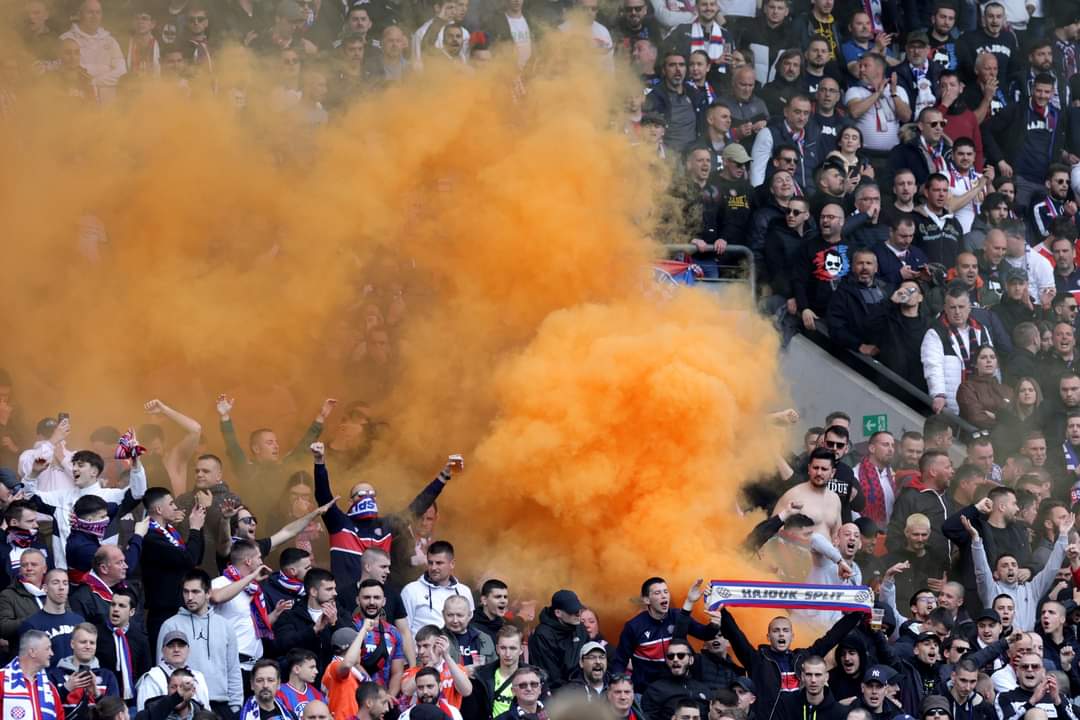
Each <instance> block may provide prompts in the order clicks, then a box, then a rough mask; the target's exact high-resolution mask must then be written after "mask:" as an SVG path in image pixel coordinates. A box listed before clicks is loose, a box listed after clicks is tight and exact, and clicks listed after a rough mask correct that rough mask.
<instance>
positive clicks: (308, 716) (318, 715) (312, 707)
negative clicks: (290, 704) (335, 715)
mask: <svg viewBox="0 0 1080 720" xmlns="http://www.w3.org/2000/svg"><path fill="white" fill-rule="evenodd" d="M300 717H301V718H303V720H332V716H331V715H330V707H329V706H328V705H327V704H326V703H324V702H323V701H322V700H312V701H311V702H309V703H308V704H307V705H305V706H304V712H303V713H301V715H300Z"/></svg>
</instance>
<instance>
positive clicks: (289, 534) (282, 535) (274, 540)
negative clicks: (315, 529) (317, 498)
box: [270, 464, 340, 550]
mask: <svg viewBox="0 0 1080 720" xmlns="http://www.w3.org/2000/svg"><path fill="white" fill-rule="evenodd" d="M322 467H323V468H325V467H326V465H325V464H324V465H323V466H322ZM337 501H338V498H337V497H336V496H335V497H333V498H331V499H330V501H329V502H327V503H325V504H323V505H320V506H319V507H317V508H315V509H314V510H312V511H311V512H309V513H308V514H307V515H304V516H303V517H300V518H297V519H296V520H293V521H292V522H291V523H289V524H288V525H285V526H284V527H282V528H281V529H280V530H278V531H277V532H276V533H274V534H273V535H271V536H270V549H271V550H273V549H274V548H276V547H280V546H281V545H284V544H285V543H287V542H289V541H290V540H292V539H293V538H294V537H296V536H297V535H299V534H300V533H302V532H303V531H304V528H306V527H307V526H308V525H310V524H311V521H312V520H314V519H315V518H317V517H319V516H320V515H322V514H323V513H325V512H327V511H328V510H329V509H330V508H332V507H335V505H336V504H337ZM339 512H340V511H339Z"/></svg>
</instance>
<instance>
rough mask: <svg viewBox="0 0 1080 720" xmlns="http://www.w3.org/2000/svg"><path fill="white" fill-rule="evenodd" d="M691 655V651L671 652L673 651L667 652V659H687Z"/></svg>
mask: <svg viewBox="0 0 1080 720" xmlns="http://www.w3.org/2000/svg"><path fill="white" fill-rule="evenodd" d="M689 655H690V653H684V652H671V653H668V654H667V659H668V660H685V659H686V658H687V657H688V656H689Z"/></svg>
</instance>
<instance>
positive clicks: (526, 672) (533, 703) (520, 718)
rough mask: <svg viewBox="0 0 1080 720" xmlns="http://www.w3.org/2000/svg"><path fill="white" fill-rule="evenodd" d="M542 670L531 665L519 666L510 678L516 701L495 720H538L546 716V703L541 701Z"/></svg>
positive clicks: (511, 689)
mask: <svg viewBox="0 0 1080 720" xmlns="http://www.w3.org/2000/svg"><path fill="white" fill-rule="evenodd" d="M541 686H542V682H541V680H540V671H539V670H538V669H537V668H535V667H532V666H531V665H525V666H523V667H520V668H518V670H517V672H515V673H514V676H513V677H512V678H511V680H510V691H511V692H512V693H513V695H514V702H512V703H510V709H509V710H507V711H506V712H504V713H503V714H502V715H499V716H498V717H497V718H495V720H536V719H537V718H542V717H546V714H545V713H544V703H542V702H540V688H541Z"/></svg>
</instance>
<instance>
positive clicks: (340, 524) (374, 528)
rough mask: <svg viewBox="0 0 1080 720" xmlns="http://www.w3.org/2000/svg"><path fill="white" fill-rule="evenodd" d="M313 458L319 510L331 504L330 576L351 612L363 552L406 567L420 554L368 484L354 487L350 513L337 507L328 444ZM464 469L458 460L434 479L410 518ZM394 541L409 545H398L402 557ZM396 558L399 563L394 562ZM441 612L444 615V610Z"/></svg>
mask: <svg viewBox="0 0 1080 720" xmlns="http://www.w3.org/2000/svg"><path fill="white" fill-rule="evenodd" d="M311 454H312V455H313V456H314V459H315V502H317V503H319V504H320V505H326V504H328V503H330V506H329V508H327V510H326V512H325V513H324V514H323V522H324V523H326V531H327V532H328V533H329V535H330V570H331V572H332V573H333V574H334V577H335V578H336V579H337V581H338V583H339V584H340V586H341V587H342V588H347V589H348V592H345V593H342V596H341V598H340V601H341V603H342V605H344V606H345V607H346V609H347V610H348V611H349V612H352V611H353V609H354V608H355V602H356V598H355V593H353V592H352V589H353V588H355V587H356V583H357V581H358V580H359V579H360V576H361V574H362V572H363V562H362V560H361V555H362V554H363V552H364V551H365V550H367V549H368V548H370V547H376V548H379V549H380V550H382V551H383V552H386V553H388V554H389V555H390V556H391V563H392V565H399V566H407V565H408V561H407V558H408V557H410V556H412V554H413V552H414V551H415V548H414V547H413V546H412V543H409V542H405V540H406V536H407V535H408V530H407V526H406V525H405V521H404V520H403V519H402V518H400V517H399V516H397V515H389V516H385V515H380V514H379V504H378V499H377V496H376V492H375V488H374V487H372V486H371V485H370V484H369V483H363V482H362V483H357V484H355V485H353V487H352V489H351V490H350V491H349V509H348V510H347V511H343V510H341V508H339V507H338V506H337V505H336V504H333V503H334V501H335V499H336V498H335V497H334V491H333V490H332V489H331V488H330V474H329V473H328V472H327V470H326V457H325V455H326V447H325V446H324V445H323V443H319V442H317V443H313V444H312V445H311ZM463 468H464V463H462V462H461V461H460V458H459V457H458V456H456V455H455V456H453V457H452V458H451V459H450V460H449V461H448V462H447V463H446V465H445V466H444V467H443V469H442V470H441V471H440V472H439V474H438V475H437V476H436V477H435V479H434V480H432V481H431V482H430V483H428V484H427V487H425V488H424V489H423V490H421V491H420V493H419V494H418V495H417V496H416V497H415V498H413V501H412V502H411V503H409V508H408V509H409V512H411V513H412V514H413V516H414V517H420V516H422V515H423V514H424V513H425V512H426V511H427V509H428V508H429V507H431V505H432V503H434V502H435V500H436V499H437V498H438V497H439V494H440V493H441V492H442V491H443V488H444V487H446V483H448V482H449V481H450V477H451V474H452V473H454V472H459V471H460V470H462V469H463ZM395 537H396V538H399V539H400V540H402V541H403V542H404V545H402V544H401V543H399V544H398V551H397V552H395V551H394V550H393V547H394V539H395ZM405 546H407V547H405ZM395 555H396V556H397V558H398V559H399V560H400V561H399V562H395V561H394V558H395ZM402 558H405V559H402ZM350 596H353V597H351V598H350ZM439 612H440V613H441V612H442V608H441V607H440V608H439ZM440 619H441V617H440Z"/></svg>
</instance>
